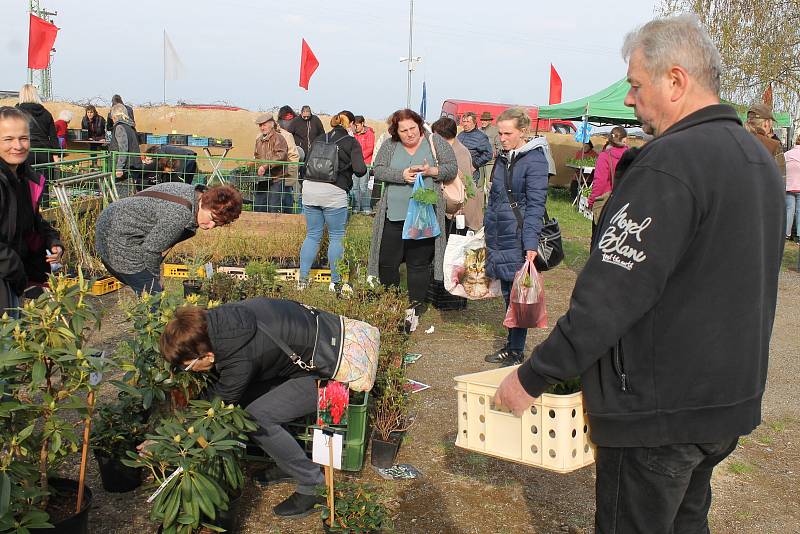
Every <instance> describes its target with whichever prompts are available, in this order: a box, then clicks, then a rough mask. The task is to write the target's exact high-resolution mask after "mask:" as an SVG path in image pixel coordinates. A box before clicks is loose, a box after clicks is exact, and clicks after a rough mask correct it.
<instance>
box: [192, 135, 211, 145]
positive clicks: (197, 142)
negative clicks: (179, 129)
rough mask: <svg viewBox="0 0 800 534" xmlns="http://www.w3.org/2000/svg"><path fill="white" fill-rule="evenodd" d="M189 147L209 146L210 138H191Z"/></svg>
mask: <svg viewBox="0 0 800 534" xmlns="http://www.w3.org/2000/svg"><path fill="white" fill-rule="evenodd" d="M189 146H208V137H196V136H194V135H193V136H191V137H189Z"/></svg>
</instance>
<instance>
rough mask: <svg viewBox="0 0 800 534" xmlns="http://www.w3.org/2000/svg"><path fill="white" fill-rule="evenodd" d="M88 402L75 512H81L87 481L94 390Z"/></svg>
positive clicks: (90, 393)
mask: <svg viewBox="0 0 800 534" xmlns="http://www.w3.org/2000/svg"><path fill="white" fill-rule="evenodd" d="M86 404H87V407H88V410H87V413H86V422H85V423H84V425H83V450H82V451H81V474H80V478H79V479H78V504H77V505H76V507H75V508H76V510H75V513H76V514H79V513H80V512H81V506H83V489H84V485H85V483H86V460H87V457H88V456H89V431H90V430H91V428H92V408H94V391H90V392H89V395H88V396H87V397H86Z"/></svg>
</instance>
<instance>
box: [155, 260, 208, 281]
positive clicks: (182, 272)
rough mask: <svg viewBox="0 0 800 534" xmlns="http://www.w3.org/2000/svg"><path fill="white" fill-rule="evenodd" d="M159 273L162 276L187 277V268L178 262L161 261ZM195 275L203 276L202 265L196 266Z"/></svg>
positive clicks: (204, 272) (204, 271)
mask: <svg viewBox="0 0 800 534" xmlns="http://www.w3.org/2000/svg"><path fill="white" fill-rule="evenodd" d="M161 275H162V276H164V278H189V268H188V267H187V266H185V265H181V264H180V263H163V264H161ZM197 276H198V277H200V278H205V276H206V270H205V268H204V267H198V268H197Z"/></svg>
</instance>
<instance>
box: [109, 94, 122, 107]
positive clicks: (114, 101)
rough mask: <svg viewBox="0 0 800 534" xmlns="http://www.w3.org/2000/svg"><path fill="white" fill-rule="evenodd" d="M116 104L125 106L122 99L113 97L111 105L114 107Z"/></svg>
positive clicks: (117, 96)
mask: <svg viewBox="0 0 800 534" xmlns="http://www.w3.org/2000/svg"><path fill="white" fill-rule="evenodd" d="M114 104H124V102H123V101H122V97H121V96H119V95H114V96H112V97H111V105H112V106H113V105H114Z"/></svg>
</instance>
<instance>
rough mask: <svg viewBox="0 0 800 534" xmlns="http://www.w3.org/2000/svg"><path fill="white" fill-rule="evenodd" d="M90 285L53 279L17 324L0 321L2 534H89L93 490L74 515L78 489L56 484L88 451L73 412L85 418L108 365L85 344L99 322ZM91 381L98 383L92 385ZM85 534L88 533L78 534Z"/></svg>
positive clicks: (66, 483) (81, 280) (80, 278)
mask: <svg viewBox="0 0 800 534" xmlns="http://www.w3.org/2000/svg"><path fill="white" fill-rule="evenodd" d="M88 294H89V284H88V283H87V281H86V280H85V279H84V278H83V273H82V272H80V271H79V273H78V282H77V284H74V283H72V282H68V281H67V280H66V279H65V278H64V277H63V276H59V277H58V278H56V277H54V276H51V277H50V283H49V288H48V289H46V290H45V292H44V293H43V294H42V295H41V296H39V297H38V298H37V299H35V300H33V301H28V302H27V303H26V304H25V305H24V306H23V308H22V309H21V311H20V317H19V318H18V319H11V318H9V317H8V315H7V314H4V315H3V317H2V319H0V337H1V338H2V339H3V342H4V351H3V352H2V353H0V382H5V383H6V388H5V389H6V393H5V398H4V399H3V402H2V403H0V532H8V531H14V532H18V531H20V530H22V529H27V530H29V531H33V530H35V529H39V528H42V529H46V528H52V526H55V529H56V530H55V531H56V532H72V530H71V529H72V528H76V529H78V530H77V531H78V532H86V529H87V528H88V511H89V507H90V506H91V491H90V490H89V488H85V491H84V498H83V504H82V507H81V509H80V510H79V511H77V512H76V504H77V503H76V495H77V493H78V491H79V483H78V482H76V481H74V480H66V479H54V478H50V474H51V473H52V472H54V471H55V470H56V469H57V468H58V467H59V466H60V465H61V464H62V463H64V461H65V460H66V459H67V458H68V457H70V456H71V455H73V454H75V453H77V452H78V451H79V450H80V447H81V445H82V440H81V438H82V432H77V431H76V427H77V426H78V425H80V424H81V423H82V422H83V421H82V420H81V421H79V422H78V423H75V422H74V415H73V414H74V411H75V410H78V412H79V413H81V414H85V413H86V412H87V409H88V408H89V404H90V403H88V402H87V397H88V395H89V394H90V393H91V394H92V396H93V392H94V389H95V388H96V386H97V383H98V380H97V379H96V378H97V377H98V376H99V375H98V374H97V373H102V372H103V371H105V370H107V369H108V368H109V362H108V361H107V360H106V359H105V358H101V357H98V356H95V355H94V354H96V353H95V352H94V351H93V350H91V349H90V348H89V347H88V346H87V345H86V333H87V328H88V327H89V326H91V325H96V324H98V323H99V320H98V314H97V313H96V311H95V310H94V308H93V307H92V306H91V305H90V303H89V301H88V300H87V298H86V297H87V295H88ZM92 377H95V378H94V379H93V378H92ZM80 529H83V530H80Z"/></svg>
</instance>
